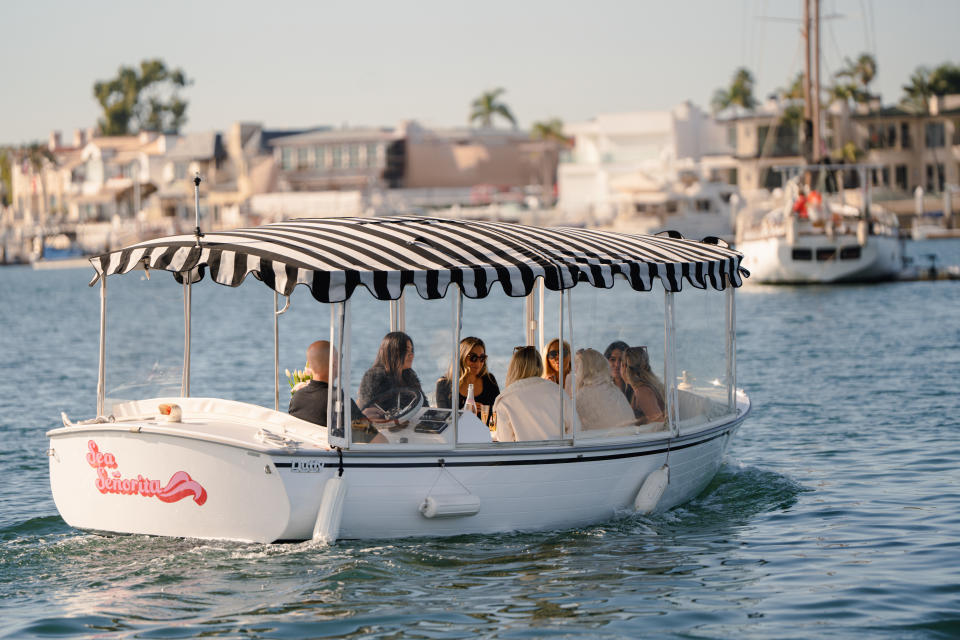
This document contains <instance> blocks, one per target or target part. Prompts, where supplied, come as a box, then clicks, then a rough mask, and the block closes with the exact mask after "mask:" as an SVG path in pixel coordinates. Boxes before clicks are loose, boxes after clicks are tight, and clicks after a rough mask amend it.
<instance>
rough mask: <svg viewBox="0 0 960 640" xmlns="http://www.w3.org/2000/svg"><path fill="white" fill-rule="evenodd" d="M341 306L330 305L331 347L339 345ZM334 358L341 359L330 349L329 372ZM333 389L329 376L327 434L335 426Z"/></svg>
mask: <svg viewBox="0 0 960 640" xmlns="http://www.w3.org/2000/svg"><path fill="white" fill-rule="evenodd" d="M341 304H343V303H342V302H339V303H336V304H331V305H330V345H331V346H333V345H335V344H337V333H336V328H337V309H338V307H339V305H341ZM334 357H339V356H337V355H335V353H334V349H330V355H329V356H328V358H329V359H328V361H327V371H333V363H334ZM338 368H339V367H338ZM333 388H334V384H333V376H328V377H327V423H326V424H327V429H328V432H327V433H329V432H330V431H329V429H330V425H332V424H333V422H331V419H332V414H333V398H334V394H332V393H329V391H330V390H331V389H333ZM336 388H339V382H338V384H337V387H336Z"/></svg>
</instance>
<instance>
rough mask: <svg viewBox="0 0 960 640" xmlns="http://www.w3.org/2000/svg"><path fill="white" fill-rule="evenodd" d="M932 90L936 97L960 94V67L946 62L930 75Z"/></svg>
mask: <svg viewBox="0 0 960 640" xmlns="http://www.w3.org/2000/svg"><path fill="white" fill-rule="evenodd" d="M930 89H931V90H932V91H933V94H934V95H938V96H945V95H948V94H957V93H960V66H957V65H955V64H952V63H950V62H945V63H943V64H941V65H940V66H939V67H937V68H936V69H934V70H933V72H932V73H931V74H930Z"/></svg>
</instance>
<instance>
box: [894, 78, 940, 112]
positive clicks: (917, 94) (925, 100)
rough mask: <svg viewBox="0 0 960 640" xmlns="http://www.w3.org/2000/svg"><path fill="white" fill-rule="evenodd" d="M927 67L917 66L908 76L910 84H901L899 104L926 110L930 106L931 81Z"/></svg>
mask: <svg viewBox="0 0 960 640" xmlns="http://www.w3.org/2000/svg"><path fill="white" fill-rule="evenodd" d="M932 73H933V72H931V71H930V68H929V67H917V68H916V69H914V71H913V74H912V75H911V76H910V84H905V85H903V98H902V99H901V104H903V106H905V107H907V108H909V109H913V110H914V111H921V112H926V111H927V110H929V108H930V96H932V95H933V83H932V82H931V75H932Z"/></svg>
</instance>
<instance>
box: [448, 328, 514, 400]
mask: <svg viewBox="0 0 960 640" xmlns="http://www.w3.org/2000/svg"><path fill="white" fill-rule="evenodd" d="M452 380H453V367H452V366H451V367H450V369H449V370H448V371H447V374H446V375H445V376H443V377H442V378H440V379H439V380H437V396H436V397H437V406H438V407H442V408H445V409H448V408H450V399H451V395H452V393H451V386H452V385H451V381H452ZM471 384H472V385H473V398H474V400H475V401H476V403H477V404H478V405H480V404H485V405H487V406H490V405H492V404H493V401H494V400H496V399H497V396H498V395H500V386H499V385H498V384H497V379H496V378H494V377H493V374H492V373H490V372H489V371H488V370H487V348H486V347H485V346H484V344H483V340H481V339H480V338H474V337H473V336H470V337H467V338H464V339H463V340H461V341H460V401H459V405H458V406H457V408H463V403H464V402H465V401H466V399H467V390H468V389H469V388H470V385H471Z"/></svg>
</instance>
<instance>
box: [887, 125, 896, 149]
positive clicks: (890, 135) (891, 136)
mask: <svg viewBox="0 0 960 640" xmlns="http://www.w3.org/2000/svg"><path fill="white" fill-rule="evenodd" d="M886 138H887V140H886V142H887V147H888V148H890V149H893V148H894V147H895V146H897V125H895V124H890V125H887V136H886Z"/></svg>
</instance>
